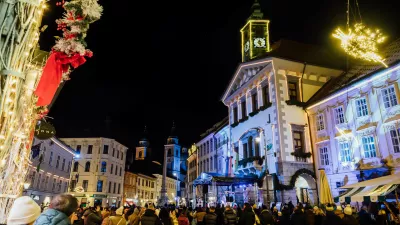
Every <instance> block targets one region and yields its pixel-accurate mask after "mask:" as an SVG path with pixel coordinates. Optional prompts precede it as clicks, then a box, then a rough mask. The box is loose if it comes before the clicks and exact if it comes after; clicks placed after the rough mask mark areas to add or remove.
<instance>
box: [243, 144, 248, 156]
mask: <svg viewBox="0 0 400 225" xmlns="http://www.w3.org/2000/svg"><path fill="white" fill-rule="evenodd" d="M247 157H248V155H247V143H243V159H247Z"/></svg>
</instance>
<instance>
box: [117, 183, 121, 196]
mask: <svg viewBox="0 0 400 225" xmlns="http://www.w3.org/2000/svg"><path fill="white" fill-rule="evenodd" d="M120 193H121V184H118V194H120Z"/></svg>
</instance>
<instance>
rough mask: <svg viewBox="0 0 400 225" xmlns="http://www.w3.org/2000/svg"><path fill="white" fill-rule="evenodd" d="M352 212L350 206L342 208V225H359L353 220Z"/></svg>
mask: <svg viewBox="0 0 400 225" xmlns="http://www.w3.org/2000/svg"><path fill="white" fill-rule="evenodd" d="M352 214H353V210H352V209H351V207H350V206H346V207H345V208H344V216H343V218H342V225H359V224H358V221H357V220H356V218H354V216H353V215H352Z"/></svg>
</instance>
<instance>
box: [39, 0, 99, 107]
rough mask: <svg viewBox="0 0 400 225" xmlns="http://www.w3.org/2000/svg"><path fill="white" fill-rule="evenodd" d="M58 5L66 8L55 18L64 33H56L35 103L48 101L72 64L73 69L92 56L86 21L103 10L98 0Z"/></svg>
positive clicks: (43, 104) (66, 75)
mask: <svg viewBox="0 0 400 225" xmlns="http://www.w3.org/2000/svg"><path fill="white" fill-rule="evenodd" d="M57 5H59V6H62V7H63V8H64V9H65V13H64V15H63V17H62V18H61V19H58V20H56V23H57V25H58V28H57V30H61V31H62V32H63V35H62V37H56V38H58V40H57V41H56V44H55V45H54V46H53V48H52V52H51V54H50V56H49V58H48V60H47V63H46V66H45V67H44V69H43V74H42V77H41V79H40V81H39V84H38V87H37V89H36V91H35V94H36V95H37V96H38V102H37V105H38V106H45V105H49V104H50V103H51V101H52V99H53V96H54V94H55V92H56V91H57V88H58V85H59V84H60V82H61V80H69V74H70V73H71V67H73V68H74V69H76V68H77V67H79V66H80V65H82V64H84V63H85V62H86V59H85V57H89V58H90V57H92V55H93V53H92V51H90V50H89V49H86V47H87V44H86V42H85V38H86V35H87V31H88V29H89V25H90V24H91V23H93V22H95V21H97V20H99V19H100V17H101V14H102V12H103V8H102V7H101V6H100V5H99V4H98V3H97V0H72V1H69V2H65V1H64V0H63V1H62V2H58V3H57Z"/></svg>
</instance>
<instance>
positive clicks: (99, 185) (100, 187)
mask: <svg viewBox="0 0 400 225" xmlns="http://www.w3.org/2000/svg"><path fill="white" fill-rule="evenodd" d="M97 192H103V181H102V180H98V181H97Z"/></svg>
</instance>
